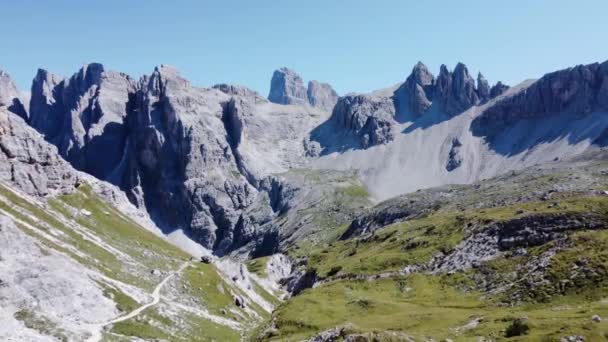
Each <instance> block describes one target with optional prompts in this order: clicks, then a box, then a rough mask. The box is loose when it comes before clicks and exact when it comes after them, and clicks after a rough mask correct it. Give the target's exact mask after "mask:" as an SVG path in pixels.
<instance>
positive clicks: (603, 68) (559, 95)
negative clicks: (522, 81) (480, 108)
mask: <svg viewBox="0 0 608 342" xmlns="http://www.w3.org/2000/svg"><path fill="white" fill-rule="evenodd" d="M606 112H608V62H604V63H602V64H599V63H594V64H589V65H579V66H576V67H573V68H568V69H564V70H560V71H556V72H552V73H549V74H546V75H545V76H543V77H542V78H540V79H539V80H537V81H536V82H534V83H533V84H532V85H531V86H529V87H528V88H526V89H524V90H523V91H521V92H519V93H517V94H516V95H514V96H511V97H507V98H505V99H504V100H501V101H499V102H497V103H496V104H494V105H493V106H490V107H489V108H487V109H486V110H485V111H484V112H483V114H482V115H480V116H479V117H477V118H476V119H475V120H474V121H473V123H472V124H471V131H472V132H473V134H474V135H476V136H480V137H483V138H484V139H485V140H486V141H487V142H488V143H489V144H490V147H491V148H492V149H493V150H495V151H496V152H498V153H501V154H516V153H520V152H522V151H525V150H526V149H529V148H531V147H533V146H535V145H538V144H541V143H550V142H552V141H555V140H557V139H560V138H567V139H568V141H569V142H570V143H571V144H576V143H578V142H581V141H583V140H588V139H590V140H591V141H592V142H593V143H595V144H597V145H600V146H605V145H606V141H607V139H606V138H605V137H606V134H605V133H602V131H603V129H604V128H603V127H605V126H606V118H605V116H606V115H605V113H606ZM533 127H534V130H539V129H541V128H542V127H545V128H547V127H551V129H550V130H549V131H548V132H547V133H546V134H544V135H543V136H541V137H539V138H538V139H536V140H534V141H523V140H521V141H517V140H515V139H511V140H512V141H511V143H510V144H504V143H501V142H502V141H504V140H505V139H506V138H508V137H507V136H505V134H508V133H511V134H512V133H513V132H514V131H516V130H519V131H522V130H531V129H532V128H533ZM583 128H584V130H583ZM598 130H599V132H598Z"/></svg>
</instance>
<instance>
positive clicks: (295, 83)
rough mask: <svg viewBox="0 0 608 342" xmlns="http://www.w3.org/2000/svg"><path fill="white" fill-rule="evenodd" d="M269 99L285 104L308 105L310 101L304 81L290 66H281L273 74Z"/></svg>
mask: <svg viewBox="0 0 608 342" xmlns="http://www.w3.org/2000/svg"><path fill="white" fill-rule="evenodd" d="M268 100H269V101H270V102H274V103H278V104H285V105H288V104H295V105H307V104H308V103H309V102H308V95H307V90H306V88H305V87H304V81H303V80H302V78H301V77H300V76H299V75H298V74H296V73H295V72H294V71H293V70H291V69H288V68H281V69H279V70H276V71H275V72H274V73H273V74H272V79H271V81H270V93H269V94H268Z"/></svg>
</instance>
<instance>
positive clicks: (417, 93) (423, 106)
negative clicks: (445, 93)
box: [400, 62, 435, 115]
mask: <svg viewBox="0 0 608 342" xmlns="http://www.w3.org/2000/svg"><path fill="white" fill-rule="evenodd" d="M434 82H435V76H433V74H431V73H430V72H429V70H428V68H427V67H426V65H424V64H423V63H422V62H418V63H416V65H415V66H414V68H413V69H412V73H411V74H410V75H409V76H408V77H407V79H406V80H405V84H404V88H403V89H402V90H400V91H401V92H405V94H402V95H401V96H402V97H403V96H404V97H405V100H406V101H407V103H408V104H409V108H410V110H411V111H412V112H414V113H415V114H418V115H419V114H422V113H424V112H425V111H426V110H427V109H429V107H431V104H432V102H431V100H430V98H431V97H432V96H433V84H434Z"/></svg>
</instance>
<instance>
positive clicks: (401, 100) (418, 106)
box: [394, 62, 506, 117]
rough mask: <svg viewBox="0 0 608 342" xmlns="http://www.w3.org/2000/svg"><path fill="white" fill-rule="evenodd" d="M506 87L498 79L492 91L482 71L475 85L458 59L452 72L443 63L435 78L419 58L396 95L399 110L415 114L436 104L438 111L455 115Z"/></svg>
mask: <svg viewBox="0 0 608 342" xmlns="http://www.w3.org/2000/svg"><path fill="white" fill-rule="evenodd" d="M504 87H505V86H504V85H502V83H500V82H499V85H496V86H494V87H493V89H494V88H495V89H494V92H493V91H492V89H491V88H490V86H489V84H488V81H487V80H486V79H485V77H484V76H483V75H482V74H481V73H479V74H478V76H477V86H476V85H475V80H474V79H473V78H472V77H471V75H470V74H469V70H468V69H467V67H466V66H465V65H464V64H463V63H458V64H457V65H456V67H455V68H454V71H453V72H452V71H450V70H449V69H448V68H447V66H445V65H441V68H440V71H439V76H437V78H435V77H434V76H433V74H431V73H430V72H429V70H428V69H427V67H426V66H425V65H424V64H423V63H422V62H418V63H417V64H416V65H415V66H414V68H413V69H412V73H411V74H410V75H409V76H408V77H407V79H406V80H405V83H403V84H402V85H401V87H399V89H397V91H396V92H395V96H394V98H395V102H396V106H397V108H398V112H400V113H403V112H408V111H409V112H411V113H413V114H414V115H415V117H416V116H420V115H421V114H423V113H425V112H427V111H428V110H429V109H430V108H431V106H432V105H433V104H436V106H437V109H438V110H439V111H441V112H443V113H445V114H448V115H449V116H454V115H457V114H460V113H462V112H464V111H465V110H467V109H469V108H471V107H472V106H476V105H479V104H483V103H485V102H487V101H488V100H490V99H492V98H494V97H496V96H498V95H500V94H501V93H502V92H504V91H505V90H506V89H505V88H504Z"/></svg>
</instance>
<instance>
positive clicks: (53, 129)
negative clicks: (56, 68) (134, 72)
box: [30, 63, 135, 179]
mask: <svg viewBox="0 0 608 342" xmlns="http://www.w3.org/2000/svg"><path fill="white" fill-rule="evenodd" d="M134 89H135V83H134V82H133V81H132V80H131V79H130V78H129V77H128V76H127V75H125V74H122V73H116V72H113V71H106V70H105V69H104V67H103V66H102V65H101V64H96V63H93V64H88V65H85V66H84V67H83V68H82V69H80V71H79V72H78V73H76V74H74V75H73V76H72V77H71V78H69V79H66V80H61V81H59V80H58V78H57V77H56V76H54V75H52V74H50V73H48V72H46V71H44V70H39V71H38V74H37V75H36V78H34V83H33V85H32V97H31V102H30V113H31V115H30V124H31V125H32V127H34V128H36V130H38V131H39V132H40V133H41V134H43V135H44V136H45V139H46V140H47V141H49V142H51V143H53V144H54V145H55V146H57V148H58V149H59V153H60V154H61V155H62V156H63V157H64V158H66V160H68V161H69V162H70V163H71V164H72V165H73V166H74V167H75V168H76V169H78V170H82V171H85V172H87V173H90V174H92V175H94V176H95V177H98V178H100V179H105V178H107V177H108V176H109V175H110V173H111V172H112V171H113V170H114V168H116V166H117V165H118V163H119V162H120V161H121V159H122V157H123V151H124V149H125V144H126V135H127V127H126V122H125V120H126V115H127V110H128V107H129V104H128V102H129V94H130V93H132V92H133V91H134Z"/></svg>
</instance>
